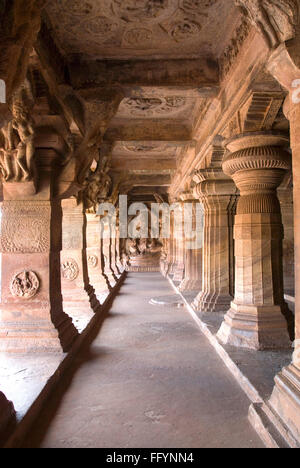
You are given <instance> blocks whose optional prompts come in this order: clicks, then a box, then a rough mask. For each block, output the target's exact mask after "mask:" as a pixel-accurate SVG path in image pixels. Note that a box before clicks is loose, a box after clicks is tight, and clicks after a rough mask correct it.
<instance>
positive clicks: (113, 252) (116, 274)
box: [110, 231, 121, 280]
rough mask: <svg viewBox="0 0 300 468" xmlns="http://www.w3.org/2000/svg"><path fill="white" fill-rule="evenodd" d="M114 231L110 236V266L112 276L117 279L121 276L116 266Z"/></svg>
mask: <svg viewBox="0 0 300 468" xmlns="http://www.w3.org/2000/svg"><path fill="white" fill-rule="evenodd" d="M116 235H117V233H116V231H115V232H114V235H113V236H112V238H111V246H110V248H111V268H112V271H113V273H114V276H115V277H116V279H117V280H118V279H119V278H120V276H121V274H120V272H119V269H118V266H117V238H116Z"/></svg>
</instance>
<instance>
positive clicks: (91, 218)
mask: <svg viewBox="0 0 300 468" xmlns="http://www.w3.org/2000/svg"><path fill="white" fill-rule="evenodd" d="M86 218H87V229H86V236H87V265H88V274H89V280H90V283H91V285H92V286H93V288H94V290H95V294H96V297H97V299H98V301H99V302H100V303H101V302H103V299H104V298H105V297H106V296H107V294H108V293H109V291H110V284H109V282H108V279H107V277H106V276H105V274H104V265H103V254H102V239H101V233H100V217H99V216H97V215H96V214H94V213H87V214H86Z"/></svg>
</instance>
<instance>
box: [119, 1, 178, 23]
mask: <svg viewBox="0 0 300 468" xmlns="http://www.w3.org/2000/svg"><path fill="white" fill-rule="evenodd" d="M169 3H170V2H169V0H113V1H112V9H113V11H114V13H115V14H116V15H117V16H119V17H120V18H121V19H122V20H124V21H126V22H135V21H149V20H153V19H155V18H160V17H161V15H162V14H163V13H164V12H165V9H166V8H167V7H168V6H169Z"/></svg>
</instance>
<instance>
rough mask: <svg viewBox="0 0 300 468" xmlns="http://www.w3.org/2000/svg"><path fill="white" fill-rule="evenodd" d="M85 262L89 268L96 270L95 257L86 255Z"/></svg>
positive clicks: (96, 260) (96, 261) (96, 259)
mask: <svg viewBox="0 0 300 468" xmlns="http://www.w3.org/2000/svg"><path fill="white" fill-rule="evenodd" d="M87 261H88V264H89V266H91V267H92V268H96V266H97V265H98V257H97V255H88V258H87Z"/></svg>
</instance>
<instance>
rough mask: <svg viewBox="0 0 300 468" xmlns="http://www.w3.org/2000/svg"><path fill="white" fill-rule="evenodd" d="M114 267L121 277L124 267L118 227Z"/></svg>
mask: <svg viewBox="0 0 300 468" xmlns="http://www.w3.org/2000/svg"><path fill="white" fill-rule="evenodd" d="M116 265H117V268H118V272H119V274H120V275H121V274H122V273H123V272H124V266H123V265H122V258H121V239H120V229H119V227H118V226H117V231H116Z"/></svg>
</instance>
